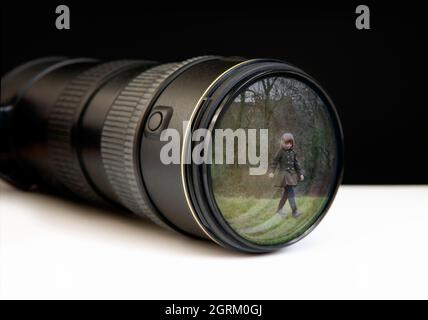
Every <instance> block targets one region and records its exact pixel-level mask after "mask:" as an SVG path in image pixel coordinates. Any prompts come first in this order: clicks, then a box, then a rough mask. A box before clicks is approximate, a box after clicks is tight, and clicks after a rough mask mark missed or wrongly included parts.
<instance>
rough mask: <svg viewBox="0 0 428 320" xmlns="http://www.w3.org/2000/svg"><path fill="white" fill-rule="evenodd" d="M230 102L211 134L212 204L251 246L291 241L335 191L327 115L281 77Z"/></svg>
mask: <svg viewBox="0 0 428 320" xmlns="http://www.w3.org/2000/svg"><path fill="white" fill-rule="evenodd" d="M228 101H229V103H228V104H226V105H225V106H224V107H223V108H222V109H221V111H219V114H218V118H217V121H216V123H215V127H214V129H215V130H214V132H213V133H212V135H213V151H214V152H213V159H212V164H211V165H210V166H209V169H208V175H209V177H210V183H211V191H212V194H211V197H212V198H213V200H214V201H213V203H214V204H215V206H216V207H217V211H218V213H219V214H220V215H221V216H222V217H223V218H224V221H225V222H226V223H227V224H228V225H229V226H230V227H231V228H232V229H233V230H234V231H235V232H236V233H237V234H238V235H239V236H241V237H242V238H244V239H246V240H248V241H250V242H252V243H256V244H259V245H277V244H281V243H285V242H288V241H291V240H293V239H295V238H297V237H299V236H300V235H302V234H303V233H305V231H306V230H308V229H309V228H310V227H311V226H312V225H313V224H314V223H315V222H316V221H317V220H318V218H319V217H320V215H322V213H323V212H324V209H325V207H326V204H327V203H328V200H329V198H330V196H331V194H332V191H333V190H334V188H335V184H336V181H337V180H336V179H337V167H338V163H337V159H338V139H339V138H338V134H337V131H336V127H335V125H334V122H333V119H332V112H331V109H329V106H327V103H326V102H325V101H324V99H323V98H322V97H321V95H320V94H318V93H317V92H316V91H315V90H314V89H312V88H311V87H310V86H309V85H308V84H306V83H305V82H303V80H298V79H296V78H292V77H289V76H284V75H275V76H272V75H271V76H268V77H264V78H259V79H257V80H255V81H252V82H250V83H249V84H246V85H244V86H243V87H242V88H241V89H239V90H237V92H236V94H234V95H233V96H232V97H231V98H230V99H229V100H228Z"/></svg>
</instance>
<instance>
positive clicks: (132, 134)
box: [101, 58, 202, 229]
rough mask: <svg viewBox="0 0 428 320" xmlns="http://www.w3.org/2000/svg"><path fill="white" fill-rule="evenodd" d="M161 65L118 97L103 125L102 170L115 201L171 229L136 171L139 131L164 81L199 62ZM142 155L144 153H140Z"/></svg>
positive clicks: (145, 74) (137, 165) (128, 86)
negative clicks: (115, 196) (156, 208)
mask: <svg viewBox="0 0 428 320" xmlns="http://www.w3.org/2000/svg"><path fill="white" fill-rule="evenodd" d="M201 59H202V58H194V59H190V60H186V61H184V62H181V63H170V64H163V65H159V66H156V67H154V68H151V69H149V70H147V71H144V72H143V73H141V74H140V75H139V76H137V77H136V78H134V79H133V80H132V81H131V82H130V83H129V84H128V85H127V86H126V87H125V88H124V89H123V90H122V92H121V93H120V94H119V95H118V97H117V98H116V100H115V102H114V103H113V105H112V107H111V109H110V111H109V113H108V115H107V118H106V121H105V123H104V129H103V132H102V139H101V153H102V158H103V164H104V169H105V171H106V174H107V176H108V179H109V181H110V184H111V186H112V187H113V189H114V190H115V193H116V195H117V200H118V201H119V202H120V203H121V204H122V205H123V206H125V207H127V208H128V209H129V210H131V211H132V212H134V213H135V214H137V215H139V216H143V217H147V218H149V219H151V220H152V221H153V222H155V223H156V224H158V225H160V226H162V227H166V228H168V229H171V227H169V226H168V223H167V222H164V219H163V218H162V217H160V216H159V214H158V213H157V212H156V210H155V209H154V208H153V206H152V205H151V204H150V202H149V200H148V197H147V192H146V190H145V187H144V185H143V183H142V176H141V172H140V170H139V166H140V164H139V162H138V159H139V152H140V149H139V147H140V143H138V141H137V139H139V129H140V128H141V126H143V125H144V124H143V121H144V119H145V115H146V113H147V112H148V111H149V110H148V109H149V105H150V103H151V101H152V99H153V98H154V96H155V94H156V93H157V91H158V89H159V87H160V86H161V85H162V83H163V82H164V80H166V79H167V78H168V77H169V76H171V75H172V74H173V73H175V72H176V71H177V70H179V69H180V68H182V67H184V66H186V65H188V64H190V63H192V62H195V61H198V60H201ZM143 152H144V150H143Z"/></svg>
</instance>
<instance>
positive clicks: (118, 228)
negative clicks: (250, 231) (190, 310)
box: [0, 183, 428, 299]
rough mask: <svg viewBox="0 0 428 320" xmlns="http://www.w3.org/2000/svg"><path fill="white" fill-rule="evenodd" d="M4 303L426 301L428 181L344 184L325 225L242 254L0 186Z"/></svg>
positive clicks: (0, 289) (0, 293)
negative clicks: (286, 242)
mask: <svg viewBox="0 0 428 320" xmlns="http://www.w3.org/2000/svg"><path fill="white" fill-rule="evenodd" d="M0 232H1V234H0V297H1V298H3V299H4V298H138V299H290V298H291V299H300V298H309V299H312V298H327V299H328V298H369V299H370V298H425V299H426V298H428V249H427V246H428V186H425V187H342V188H341V189H340V191H339V193H338V196H337V198H336V201H335V203H334V204H333V207H332V209H331V210H330V212H329V213H328V214H327V217H326V218H325V219H324V221H323V222H322V223H321V224H320V225H319V226H318V228H316V229H315V231H314V232H313V233H312V234H310V235H309V236H308V237H307V238H305V239H303V240H302V241H301V242H299V243H297V244H295V245H293V246H291V247H289V248H287V249H285V250H282V251H279V252H276V253H274V254H268V255H243V254H238V253H234V252H231V251H227V250H224V249H222V248H220V247H218V246H216V245H215V244H212V243H210V242H208V241H196V240H193V239H188V238H186V237H185V236H181V235H178V234H174V233H170V232H167V231H163V230H161V229H160V228H158V227H156V226H154V225H152V224H151V223H149V222H145V221H139V220H134V219H131V218H124V217H121V216H118V215H116V214H113V213H108V212H105V211H104V210H100V209H97V208H92V207H88V206H82V205H79V204H73V203H70V202H67V201H64V200H61V199H56V198H53V197H50V196H46V195H41V194H35V193H23V192H20V191H17V190H14V189H11V188H9V187H6V186H5V185H1V183H0Z"/></svg>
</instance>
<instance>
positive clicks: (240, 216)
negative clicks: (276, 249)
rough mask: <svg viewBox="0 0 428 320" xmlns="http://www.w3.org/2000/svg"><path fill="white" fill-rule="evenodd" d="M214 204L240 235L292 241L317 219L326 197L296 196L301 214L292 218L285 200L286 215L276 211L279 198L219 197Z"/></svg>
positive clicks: (267, 242) (265, 240) (270, 241)
mask: <svg viewBox="0 0 428 320" xmlns="http://www.w3.org/2000/svg"><path fill="white" fill-rule="evenodd" d="M216 201H217V204H218V206H219V208H220V209H221V211H222V213H223V215H224V218H225V219H226V221H227V222H228V223H229V225H230V226H231V227H232V228H233V229H234V230H235V231H236V232H237V233H238V234H239V235H240V236H242V237H243V238H245V239H247V240H249V241H252V242H255V243H258V244H262V245H273V244H278V243H282V242H285V241H289V240H292V239H293V238H295V237H297V236H299V235H300V234H302V233H303V232H304V231H305V230H306V229H307V228H308V227H309V226H310V225H312V223H313V222H314V221H315V220H316V218H317V216H318V214H319V212H320V211H321V209H322V208H323V207H324V204H325V201H326V198H325V197H309V196H305V197H303V196H302V197H299V196H297V197H296V201H297V207H298V208H299V211H300V212H301V213H302V215H301V216H300V217H299V218H297V219H295V218H293V217H292V215H291V209H290V205H289V203H288V201H287V203H286V204H285V207H284V209H285V210H284V211H285V216H283V217H282V216H280V215H278V214H276V208H277V206H278V202H279V198H274V199H266V198H260V199H259V198H244V197H225V196H218V197H217V198H216Z"/></svg>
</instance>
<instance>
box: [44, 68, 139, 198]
mask: <svg viewBox="0 0 428 320" xmlns="http://www.w3.org/2000/svg"><path fill="white" fill-rule="evenodd" d="M135 63H136V61H130V60H119V61H112V62H108V63H103V64H100V65H97V66H95V67H92V68H90V69H88V70H86V71H84V72H82V73H81V74H79V75H78V76H76V77H75V78H74V79H73V80H71V81H70V82H69V83H68V84H67V86H66V87H65V88H64V90H63V91H62V93H61V94H60V96H59V97H58V99H57V101H56V103H55V105H54V106H53V108H52V109H51V111H50V115H49V126H48V152H49V161H50V165H51V167H52V170H51V171H52V172H54V173H55V178H56V180H57V181H58V182H59V183H60V184H61V185H63V186H64V187H65V188H67V189H68V190H69V191H71V192H72V193H73V194H75V195H78V196H80V197H83V198H84V199H87V200H89V201H91V202H95V203H104V200H103V199H102V198H101V197H100V196H99V195H98V194H97V193H96V191H94V188H92V187H91V185H90V184H89V182H88V179H87V178H86V177H85V173H84V172H83V169H82V166H81V164H80V161H79V158H78V153H77V150H76V148H75V141H73V140H74V137H73V130H74V127H75V125H76V123H77V122H78V119H79V117H80V116H81V112H82V111H83V110H84V107H85V105H86V103H87V102H88V100H89V99H90V97H91V95H92V94H93V92H94V91H95V90H96V89H97V87H98V86H99V85H100V83H101V82H102V81H104V80H105V79H107V78H108V77H109V76H110V75H112V74H114V73H115V72H117V71H119V70H121V69H122V68H124V67H126V66H130V65H135Z"/></svg>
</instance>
